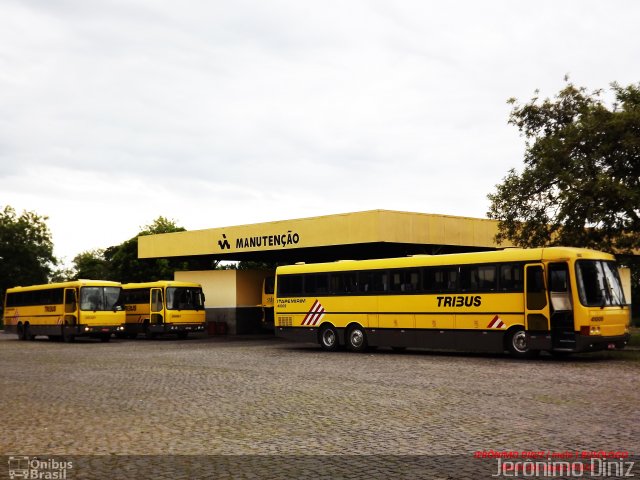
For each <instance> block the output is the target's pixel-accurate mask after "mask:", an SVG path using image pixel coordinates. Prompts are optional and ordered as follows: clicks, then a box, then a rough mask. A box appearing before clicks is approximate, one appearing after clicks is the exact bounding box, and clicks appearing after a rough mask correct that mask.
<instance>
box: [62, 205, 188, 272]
mask: <svg viewBox="0 0 640 480" xmlns="http://www.w3.org/2000/svg"><path fill="white" fill-rule="evenodd" d="M183 231H185V229H184V228H183V227H179V226H178V225H176V223H175V221H173V220H170V219H167V218H165V217H162V216H160V217H158V218H156V219H155V220H154V221H153V223H151V224H150V225H146V226H144V227H141V229H140V232H139V233H138V235H136V236H135V237H133V238H130V239H129V240H126V241H124V242H123V243H121V244H120V245H115V246H112V247H109V248H106V249H104V250H88V251H85V252H82V253H80V254H79V255H76V257H75V258H74V259H73V270H74V274H73V278H76V279H77V278H99V279H105V280H115V281H118V282H123V283H127V282H149V281H154V280H172V279H173V273H174V272H175V271H176V270H181V269H184V268H186V265H185V263H184V262H181V261H179V260H168V259H138V237H139V236H142V235H153V234H157V233H171V232H183Z"/></svg>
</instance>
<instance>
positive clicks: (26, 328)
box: [23, 323, 36, 342]
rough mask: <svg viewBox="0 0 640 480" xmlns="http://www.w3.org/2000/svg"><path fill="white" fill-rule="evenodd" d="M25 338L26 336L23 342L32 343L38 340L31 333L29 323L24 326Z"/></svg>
mask: <svg viewBox="0 0 640 480" xmlns="http://www.w3.org/2000/svg"><path fill="white" fill-rule="evenodd" d="M23 336H24V339H23V340H26V341H28V342H31V341H33V340H35V339H36V336H35V335H34V334H32V333H31V326H30V325H29V324H28V323H25V324H24V329H23Z"/></svg>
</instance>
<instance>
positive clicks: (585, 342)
mask: <svg viewBox="0 0 640 480" xmlns="http://www.w3.org/2000/svg"><path fill="white" fill-rule="evenodd" d="M630 339H631V334H629V333H625V334H624V335H618V336H615V337H601V336H598V335H579V334H577V335H576V351H577V352H596V351H598V350H621V349H623V348H624V347H625V346H626V345H627V344H628V343H629V340H630Z"/></svg>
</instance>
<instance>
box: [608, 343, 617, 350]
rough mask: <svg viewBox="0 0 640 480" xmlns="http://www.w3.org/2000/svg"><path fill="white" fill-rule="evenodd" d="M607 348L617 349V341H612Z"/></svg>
mask: <svg viewBox="0 0 640 480" xmlns="http://www.w3.org/2000/svg"><path fill="white" fill-rule="evenodd" d="M607 348H608V349H609V350H615V349H616V344H615V343H610V344H609V345H607Z"/></svg>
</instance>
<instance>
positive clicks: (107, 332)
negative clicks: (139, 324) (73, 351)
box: [62, 325, 123, 338]
mask: <svg viewBox="0 0 640 480" xmlns="http://www.w3.org/2000/svg"><path fill="white" fill-rule="evenodd" d="M62 329H63V330H64V335H67V336H71V337H92V338H103V337H110V336H111V335H112V334H114V333H118V332H121V331H122V330H123V327H122V325H73V326H69V325H67V326H64V327H62Z"/></svg>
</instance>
